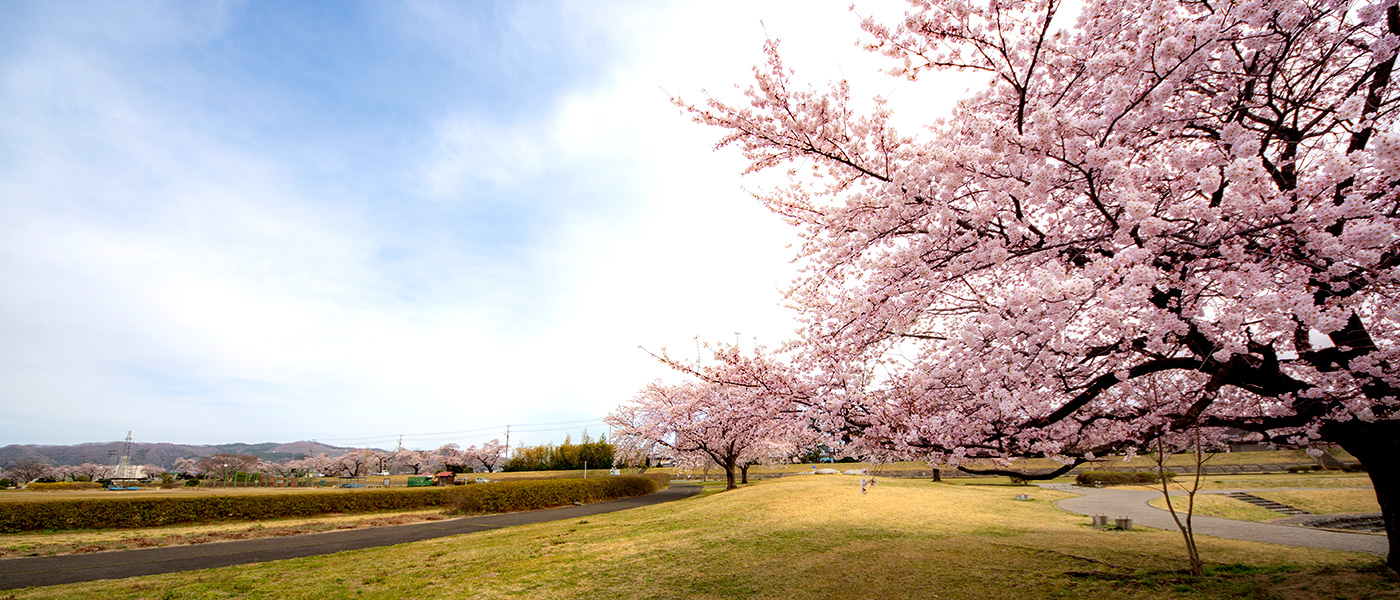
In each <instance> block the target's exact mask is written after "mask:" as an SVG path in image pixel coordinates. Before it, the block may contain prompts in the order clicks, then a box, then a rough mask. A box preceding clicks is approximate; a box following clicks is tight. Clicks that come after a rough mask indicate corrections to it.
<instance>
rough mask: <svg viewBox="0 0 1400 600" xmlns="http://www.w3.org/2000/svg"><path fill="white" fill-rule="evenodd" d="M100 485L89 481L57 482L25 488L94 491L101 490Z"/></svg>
mask: <svg viewBox="0 0 1400 600" xmlns="http://www.w3.org/2000/svg"><path fill="white" fill-rule="evenodd" d="M101 488H102V484H100V483H94V482H91V481H59V482H56V483H40V482H35V483H31V484H29V485H28V486H26V487H25V489H28V490H36V491H40V492H47V491H53V490H94V489H101Z"/></svg>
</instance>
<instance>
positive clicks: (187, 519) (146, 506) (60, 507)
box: [0, 488, 444, 533]
mask: <svg viewBox="0 0 1400 600" xmlns="http://www.w3.org/2000/svg"><path fill="white" fill-rule="evenodd" d="M442 492H443V490H442V489H441V488H421V489H412V490H408V489H400V490H361V491H345V492H311V493H292V494H259V495H245V496H201V497H193V498H104V499H92V500H41V501H33V502H9V503H6V504H5V510H4V511H0V533H13V532H18V531H38V530H63V529H105V528H117V529H126V528H134V527H156V526H161V525H173V524H177V523H204V522H211V521H255V520H261V519H275V518H281V517H309V516H315V515H322V514H326V513H366V512H377V511H382V510H410V509H415V508H429V507H435V506H443V500H444V497H443V494H442Z"/></svg>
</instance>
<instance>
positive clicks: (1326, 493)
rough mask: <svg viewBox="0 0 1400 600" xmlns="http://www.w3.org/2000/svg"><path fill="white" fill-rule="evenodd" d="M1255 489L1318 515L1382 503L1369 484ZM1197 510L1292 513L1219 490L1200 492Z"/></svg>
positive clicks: (1249, 517) (1264, 516)
mask: <svg viewBox="0 0 1400 600" xmlns="http://www.w3.org/2000/svg"><path fill="white" fill-rule="evenodd" d="M1251 493H1252V494H1254V495H1255V496H1258V497H1260V498H1263V499H1265V500H1273V501H1274V502H1278V503H1280V504H1287V505H1289V506H1292V507H1294V508H1300V509H1303V510H1306V511H1308V512H1310V513H1313V514H1316V515H1333V514H1339V513H1378V512H1380V511H1381V507H1380V504H1377V503H1376V493H1375V491H1374V490H1372V489H1369V488H1367V489H1315V490H1273V491H1267V492H1251ZM1149 504H1151V505H1152V506H1155V507H1157V508H1160V509H1163V510H1166V508H1167V503H1166V501H1165V500H1163V499H1161V498H1158V499H1156V500H1153V501H1152V502H1150V503H1149ZM1173 504H1174V505H1175V506H1176V509H1177V510H1184V506H1185V505H1184V504H1183V502H1182V501H1180V500H1174V501H1173ZM1195 513H1196V514H1198V515H1206V516H1210V517H1223V518H1226V519H1239V520H1241V521H1270V520H1273V519H1281V518H1286V517H1287V516H1288V515H1283V514H1279V513H1276V512H1274V511H1272V510H1269V509H1267V508H1261V507H1258V506H1255V505H1253V504H1250V503H1248V502H1245V501H1243V500H1236V499H1234V498H1228V497H1225V496H1222V495H1219V494H1198V495H1197V496H1196V508H1195Z"/></svg>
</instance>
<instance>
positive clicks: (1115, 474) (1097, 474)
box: [1074, 471, 1176, 485]
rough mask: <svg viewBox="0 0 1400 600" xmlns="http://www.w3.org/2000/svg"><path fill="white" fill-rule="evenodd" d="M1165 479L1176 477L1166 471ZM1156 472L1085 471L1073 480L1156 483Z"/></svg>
mask: <svg viewBox="0 0 1400 600" xmlns="http://www.w3.org/2000/svg"><path fill="white" fill-rule="evenodd" d="M1166 476H1167V479H1168V480H1170V479H1171V478H1173V477H1176V473H1172V472H1171V471H1167V472H1166ZM1157 481H1158V480H1157V473H1155V472H1152V471H1146V472H1142V473H1129V472H1125V471H1085V472H1083V473H1080V474H1079V476H1077V477H1075V478H1074V482H1075V483H1077V484H1079V485H1123V484H1136V483H1157Z"/></svg>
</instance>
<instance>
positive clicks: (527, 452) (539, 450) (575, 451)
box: [504, 431, 613, 471]
mask: <svg viewBox="0 0 1400 600" xmlns="http://www.w3.org/2000/svg"><path fill="white" fill-rule="evenodd" d="M584 463H587V464H588V468H590V469H608V468H611V467H612V464H613V446H612V444H610V443H608V438H607V436H599V438H598V440H597V441H593V440H592V439H590V438H589V437H588V432H587V431H585V432H583V440H582V441H581V442H580V443H578V444H575V443H573V442H572V441H571V440H570V439H569V437H568V436H565V437H564V443H562V444H559V445H558V446H555V445H554V444H545V445H542V446H516V447H515V449H514V450H511V452H510V460H507V461H506V466H505V468H504V470H505V471H574V470H578V469H582V468H583V467H584Z"/></svg>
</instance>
